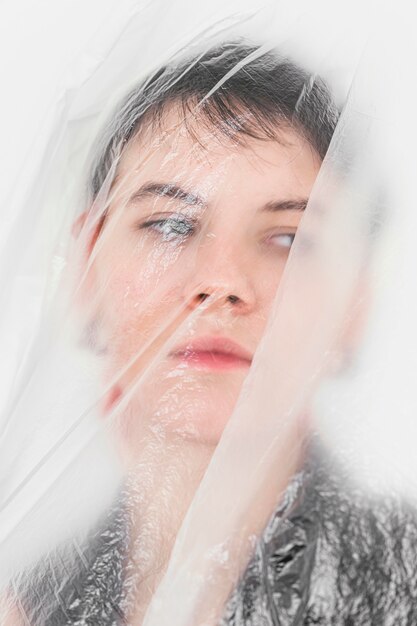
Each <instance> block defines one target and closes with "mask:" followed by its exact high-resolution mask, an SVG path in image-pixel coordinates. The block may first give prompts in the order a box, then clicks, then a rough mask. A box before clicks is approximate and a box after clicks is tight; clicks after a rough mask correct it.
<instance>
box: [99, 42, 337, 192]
mask: <svg viewBox="0 0 417 626" xmlns="http://www.w3.org/2000/svg"><path fill="white" fill-rule="evenodd" d="M208 94H210V95H209V97H207V95H208ZM174 103H175V104H177V105H178V106H180V107H181V109H182V111H183V113H184V121H185V123H187V117H188V118H189V117H190V115H189V114H190V113H194V112H195V111H196V109H195V107H197V109H198V111H199V113H200V115H199V121H202V122H203V123H206V124H207V125H209V127H211V128H212V130H213V131H216V132H220V133H223V134H226V135H227V136H229V137H230V138H232V139H233V140H235V141H238V142H242V141H244V139H245V137H246V138H247V137H252V138H257V139H279V130H280V129H282V128H287V127H291V128H293V129H294V130H296V131H297V132H298V133H300V134H301V135H302V136H304V137H305V138H306V139H307V141H308V142H309V143H310V144H311V145H312V146H313V148H314V149H315V150H316V152H317V154H318V155H319V156H320V157H321V158H323V157H324V155H325V153H326V151H327V149H328V146H329V143H330V140H331V138H332V135H333V132H334V130H335V127H336V123H337V120H338V117H339V111H338V109H337V106H336V104H335V103H334V101H333V98H332V96H331V92H330V90H329V88H328V87H327V85H326V84H325V82H324V81H323V80H322V79H321V78H320V77H318V76H316V75H313V74H310V73H308V72H307V71H306V70H304V69H302V68H301V67H299V66H298V65H296V64H295V63H293V62H292V61H290V60H289V59H288V58H284V57H282V56H280V55H279V54H277V53H276V52H274V51H268V52H261V51H260V49H259V46H256V45H254V44H250V43H247V42H244V41H243V40H239V41H233V42H228V43H224V44H222V45H219V46H216V47H213V48H211V49H210V50H208V51H207V52H205V53H204V54H201V55H200V56H197V57H194V58H193V59H186V60H184V59H183V60H182V61H180V62H178V61H177V62H175V61H174V62H172V63H170V64H168V65H166V66H164V67H163V68H161V69H159V70H158V71H157V72H155V73H154V74H153V75H151V76H149V77H148V78H147V79H146V80H145V81H143V82H142V83H140V84H139V85H137V86H136V87H135V88H134V89H133V90H131V92H130V93H129V94H128V96H127V97H126V98H125V99H124V100H123V102H122V103H121V104H120V105H119V106H118V107H117V109H116V111H115V112H114V113H113V115H112V116H111V119H110V121H109V123H108V124H107V126H106V127H105V129H104V133H103V135H102V136H101V138H100V141H99V143H98V148H97V152H96V158H95V161H94V164H93V168H92V171H91V175H90V179H89V187H90V189H89V192H90V195H91V196H92V197H93V198H95V197H96V195H97V194H98V192H99V190H100V189H101V187H102V185H103V183H104V181H105V180H106V177H107V176H108V174H109V171H110V168H111V167H112V165H113V163H114V161H115V159H117V158H118V156H119V155H120V154H121V151H122V150H123V148H124V147H125V145H126V144H127V142H128V141H129V140H130V139H132V137H134V136H135V135H136V134H137V132H138V131H139V129H140V128H141V126H142V124H143V122H144V121H145V120H146V121H151V122H153V123H155V122H158V121H159V122H160V121H161V118H162V114H163V112H164V111H165V109H166V107H167V105H169V104H174ZM187 114H188V115H187ZM189 130H190V132H192V129H191V126H190V128H189Z"/></svg>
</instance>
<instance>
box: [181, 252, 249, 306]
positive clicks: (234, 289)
mask: <svg viewBox="0 0 417 626" xmlns="http://www.w3.org/2000/svg"><path fill="white" fill-rule="evenodd" d="M229 243H230V242H229ZM203 248H204V249H203ZM249 266H250V263H249V260H248V259H247V258H245V254H244V253H243V251H242V250H241V249H240V250H238V249H232V248H231V247H229V248H228V249H225V248H223V249H221V250H220V251H219V246H216V245H212V244H211V245H209V246H203V247H202V248H201V249H200V250H199V252H198V255H197V257H196V258H195V262H194V263H193V264H192V267H191V268H190V273H189V275H188V279H187V281H186V285H185V289H184V298H185V302H186V305H187V306H188V307H189V308H191V309H195V308H196V307H198V306H200V305H201V304H202V303H203V302H204V301H206V300H207V299H208V298H211V299H212V303H211V305H209V306H216V307H218V306H220V307H228V308H230V309H231V310H232V311H233V313H235V314H240V315H245V314H248V313H250V312H251V311H253V310H254V308H255V306H256V291H255V286H254V283H253V280H252V273H251V272H250V269H249Z"/></svg>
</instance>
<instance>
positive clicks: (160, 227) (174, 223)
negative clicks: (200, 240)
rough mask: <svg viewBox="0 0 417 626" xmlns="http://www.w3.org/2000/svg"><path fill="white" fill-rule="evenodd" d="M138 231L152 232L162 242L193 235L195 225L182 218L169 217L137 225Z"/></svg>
mask: <svg viewBox="0 0 417 626" xmlns="http://www.w3.org/2000/svg"><path fill="white" fill-rule="evenodd" d="M139 228H140V229H148V230H152V231H154V232H155V233H157V234H159V235H161V237H162V240H163V241H172V240H174V239H185V238H186V237H189V236H190V235H193V234H194V232H195V230H196V225H195V223H194V222H193V221H192V220H190V219H188V218H186V217H184V216H172V215H171V216H170V217H164V218H158V219H152V220H147V221H146V222H142V223H141V224H140V225H139Z"/></svg>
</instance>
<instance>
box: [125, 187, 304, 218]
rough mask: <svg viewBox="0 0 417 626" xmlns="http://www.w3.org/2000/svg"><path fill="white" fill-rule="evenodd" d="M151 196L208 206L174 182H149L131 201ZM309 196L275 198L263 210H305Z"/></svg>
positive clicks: (190, 204) (191, 204) (192, 204)
mask: <svg viewBox="0 0 417 626" xmlns="http://www.w3.org/2000/svg"><path fill="white" fill-rule="evenodd" d="M149 196H158V197H166V198H172V199H174V200H178V201H179V202H182V203H184V204H187V205H188V206H200V207H205V206H207V202H206V200H204V199H203V198H201V197H200V196H199V195H197V194H195V193H193V192H190V191H185V190H184V189H182V188H181V187H179V186H178V185H175V184H174V183H158V182H148V183H145V184H144V185H142V186H141V187H140V189H138V190H137V191H136V192H135V193H134V194H133V195H132V196H131V197H130V202H137V201H140V200H143V199H144V198H147V197H149ZM307 202H308V198H295V199H291V200H273V201H271V202H267V203H266V204H264V205H263V206H262V207H261V211H265V212H268V213H269V212H271V213H274V212H278V211H304V210H305V208H306V206H307Z"/></svg>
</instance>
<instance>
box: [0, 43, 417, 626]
mask: <svg viewBox="0 0 417 626" xmlns="http://www.w3.org/2000/svg"><path fill="white" fill-rule="evenodd" d="M337 119H338V111H337V108H336V106H335V104H334V103H333V101H332V98H331V95H330V92H329V90H328V88H327V87H326V85H325V84H324V83H323V82H322V81H321V80H320V79H317V78H316V79H315V80H312V77H310V76H309V75H308V73H307V72H305V71H303V70H302V69H300V68H299V67H298V66H296V65H295V64H293V63H292V62H290V61H289V60H286V59H281V58H280V57H279V56H277V55H276V54H275V53H273V52H268V53H263V52H262V50H261V49H259V48H258V47H256V46H251V45H248V44H245V43H242V42H229V43H226V44H224V45H222V46H219V47H215V48H213V49H210V50H209V51H208V52H205V53H204V54H203V55H201V56H199V57H196V58H195V59H193V60H192V62H191V63H190V61H189V60H187V61H185V62H184V63H179V64H178V63H173V64H172V65H169V66H167V67H165V68H163V69H162V70H160V71H158V72H156V73H155V74H154V75H152V76H151V77H149V78H148V79H147V80H146V81H145V82H144V83H143V84H141V85H140V86H138V87H135V88H134V89H133V90H132V91H131V93H130V94H129V95H128V97H127V98H126V99H125V100H124V102H123V103H122V105H121V106H120V107H119V108H118V109H117V111H115V112H114V114H113V115H112V118H111V120H110V122H109V124H108V125H107V127H106V129H105V132H104V134H103V136H102V137H101V139H100V142H99V144H98V145H97V148H96V154H97V156H96V158H95V161H94V164H93V168H92V173H91V176H90V179H89V191H90V193H89V200H88V202H87V209H86V210H85V212H84V213H82V214H81V215H80V216H79V217H78V219H77V220H76V222H75V223H74V225H73V234H74V237H75V241H76V244H75V247H74V251H73V253H74V257H73V262H72V264H71V267H76V268H77V271H76V272H75V274H74V277H73V278H74V285H75V292H76V295H75V303H76V316H77V321H78V323H80V325H81V328H82V339H83V342H84V345H85V346H86V347H87V349H89V350H92V351H93V352H94V353H95V354H96V355H97V358H99V359H100V361H101V363H102V370H103V371H102V380H103V381H104V385H105V393H104V397H103V402H102V404H101V414H102V417H101V419H102V420H103V422H105V421H106V422H107V423H108V424H109V429H110V433H111V438H112V441H114V442H115V445H116V447H117V450H118V455H119V458H120V459H121V464H122V466H123V475H124V478H123V485H122V487H121V488H120V491H119V494H118V498H117V502H116V503H115V504H114V506H112V507H111V509H110V511H108V512H107V513H106V514H105V516H104V517H103V519H101V520H100V522H99V523H98V524H97V525H96V527H95V528H94V530H93V531H92V532H91V533H90V535H89V537H88V538H87V540H86V542H85V544H84V545H82V546H79V547H78V548H77V551H75V550H74V549H73V546H71V549H69V548H68V546H64V547H60V548H59V549H57V550H56V551H55V552H54V553H52V554H51V555H50V556H48V558H47V559H46V558H45V559H44V560H43V561H42V562H41V563H40V564H37V565H36V566H35V567H34V568H33V569H32V570H31V571H30V573H29V574H28V573H26V574H25V575H24V576H23V577H21V578H20V579H19V580H18V581H16V583H15V590H14V594H15V598H16V599H17V600H18V606H19V610H18V611H17V612H18V613H19V612H21V614H22V615H25V616H26V621H27V622H28V623H30V624H31V625H33V626H35V624H45V625H52V624H100V625H104V624H120V623H129V624H141V623H143V620H144V617H145V614H146V611H147V609H148V608H149V605H150V602H151V599H152V597H153V595H154V594H155V591H156V589H157V588H158V586H159V584H160V583H161V580H162V578H163V575H164V573H165V570H166V567H167V563H168V561H169V558H170V555H171V552H172V548H173V545H174V542H175V538H176V536H177V533H178V531H179V528H180V526H181V524H182V522H183V520H184V517H185V514H186V513H187V510H188V508H189V506H190V503H191V501H192V500H193V497H194V495H195V492H196V490H197V488H198V486H199V484H200V482H201V480H202V477H203V475H204V473H205V471H206V468H207V466H208V464H209V462H210V460H211V458H212V456H213V452H214V450H215V449H216V446H217V445H218V443H219V440H220V439H221V437H222V433H223V431H224V429H225V427H226V424H227V423H228V421H229V418H230V416H231V414H232V412H233V410H234V408H235V405H236V403H237V400H238V397H239V395H240V393H241V391H242V387H243V384H244V382H245V380H246V379H247V376H248V371H249V368H250V367H251V364H252V361H253V359H254V353H255V351H256V349H257V347H258V345H259V344H260V343H261V339H262V337H263V336H264V333H265V329H266V328H267V322H268V319H269V318H270V314H271V311H272V306H273V302H274V298H275V295H276V293H277V290H278V286H279V284H280V281H281V277H282V275H283V272H284V268H285V265H286V263H287V260H288V256H289V253H290V249H291V247H292V243H293V240H294V238H295V235H296V232H297V229H298V228H299V225H300V222H301V218H302V215H303V211H304V209H305V207H306V205H307V202H308V200H309V197H310V193H311V190H312V187H313V185H314V183H315V181H316V178H317V176H318V173H319V169H320V166H321V163H322V160H323V158H324V156H325V153H326V151H327V149H328V146H329V143H330V140H331V138H332V135H333V132H334V129H335V126H336V123H337ZM319 226H320V224H319ZM316 227H317V226H316ZM308 232H309V231H308V230H307V233H308ZM300 237H301V239H300V242H299V245H300V246H301V249H303V250H304V253H303V254H304V257H302V258H303V259H304V261H303V263H304V269H305V274H304V278H303V280H304V281H305V282H306V283H307V282H308V280H309V276H310V275H309V273H308V270H307V267H308V266H310V267H311V266H312V265H314V250H315V248H314V246H315V245H317V242H315V238H314V232H311V227H310V236H309V237H306V233H305V231H304V233H303V234H302V235H301V236H300ZM306 262H307V263H306ZM321 289H322V287H321V286H320V284H319V283H316V284H315V285H314V293H315V295H314V296H312V299H311V300H310V305H311V307H312V308H314V306H315V303H316V302H317V301H318V300H319V296H318V295H317V293H318V294H320V290H321ZM300 291H301V293H304V294H305V290H303V289H301V288H300ZM296 304H297V305H299V306H300V305H302V298H301V296H300V299H299V301H298V302H296ZM305 304H306V303H305ZM293 313H294V314H295V311H293ZM294 317H295V315H294ZM360 317H361V316H360V315H358V314H357V311H355V312H354V313H352V314H351V315H350V320H349V323H348V324H343V326H341V327H339V328H338V329H337V333H336V334H337V336H338V341H337V343H336V351H335V357H334V358H333V360H332V359H330V361H329V362H327V364H326V367H327V368H328V372H327V373H329V372H330V369H331V368H332V367H333V369H336V370H337V369H338V368H339V367H340V365H339V362H340V356H342V358H343V355H344V354H345V353H348V352H349V351H352V349H353V348H354V345H355V341H356V338H357V336H358V334H359V331H360V326H361V321H360ZM80 320H81V321H80ZM286 332H287V334H288V337H289V338H290V342H291V341H292V342H293V345H294V346H295V345H296V341H295V340H296V339H297V336H298V335H297V332H298V326H297V323H296V321H294V322H293V321H292V318H289V322H288V326H287V328H286ZM303 348H304V346H303V345H301V348H299V350H302V349H303ZM300 353H301V352H299V353H298V352H297V350H295V352H294V359H295V358H297V356H298V355H299V354H300ZM288 362H289V371H291V365H290V358H289V359H288ZM256 364H257V362H256V360H255V364H254V367H255V368H256ZM289 378H290V376H289ZM283 384H284V382H283ZM247 388H248V387H244V390H246V389H247ZM309 421H310V417H309V412H308V410H306V409H305V408H303V410H300V411H299V412H298V413H297V415H296V417H295V418H294V419H293V420H292V423H291V428H290V430H289V431H288V432H287V435H286V437H287V438H286V445H287V446H288V447H291V450H292V455H291V457H289V459H286V458H285V457H284V456H283V457H282V459H281V460H280V463H279V465H278V467H279V472H280V475H281V481H282V482H281V485H282V484H283V485H285V486H287V489H286V492H285V496H284V497H282V496H281V494H280V489H279V488H276V489H275V487H274V489H275V491H274V493H273V500H274V501H275V505H278V506H277V508H276V510H275V513H274V514H273V515H272V517H271V518H270V520H269V523H268V525H267V527H266V529H265V530H264V532H263V534H262V538H261V540H260V541H258V542H257V544H256V546H255V551H254V553H253V554H252V555H251V553H250V552H248V550H247V548H246V547H245V548H243V549H242V556H241V567H240V569H239V568H238V570H237V571H238V574H239V575H240V582H239V584H238V585H237V587H236V590H235V592H234V593H233V594H232V595H231V596H230V598H229V599H228V603H227V607H226V609H225V611H224V613H225V616H224V617H223V623H224V624H226V623H227V624H254V625H255V624H260V623H262V624H274V625H282V624H288V625H290V624H291V625H292V626H296V625H300V624H345V625H347V624H353V623H355V624H363V625H365V624H391V623H396V624H413V623H414V622H415V621H416V620H417V615H416V609H415V608H414V606H413V600H412V599H413V597H415V592H416V589H417V578H416V573H415V571H414V569H413V565H412V564H413V562H414V555H415V549H416V540H417V532H416V525H415V522H414V515H413V513H412V512H411V511H408V510H407V509H406V507H403V505H401V503H399V502H396V501H395V500H393V501H388V500H387V501H385V502H381V501H377V502H374V503H372V502H370V501H369V500H368V499H366V498H365V497H364V495H363V494H362V493H361V492H360V490H358V489H356V488H354V487H353V486H349V485H348V484H346V478H345V477H344V476H343V472H342V470H340V473H339V474H338V473H336V472H335V465H334V464H333V463H331V462H330V460H329V458H328V454H327V453H324V451H323V450H322V449H321V447H320V443H319V442H316V441H315V440H314V438H313V439H312V440H310V424H309ZM272 483H273V481H272ZM261 509H262V507H261V508H260V510H261ZM267 510H268V511H269V513H268V516H269V514H270V513H271V511H272V509H271V508H269V509H267ZM265 522H266V519H265V517H264V513H262V514H261V513H260V514H259V519H257V520H256V523H255V524H254V527H253V528H255V527H256V528H258V530H262V528H263V526H264V524H265ZM251 528H252V527H251ZM252 530H253V529H252ZM77 552H78V554H77ZM235 557H236V555H234V553H233V551H232V552H231V553H230V554H229V556H228V557H227V559H226V569H227V568H228V565H227V563H228V559H230V562H231V563H232V562H233V560H234V559H235ZM250 557H251V561H250V564H249V566H248V567H246V564H247V561H248V559H249V558H250ZM214 560H216V559H214ZM242 564H243V566H242ZM231 571H232V572H235V571H236V570H234V569H233V567H232V566H231ZM227 581H228V582H226V583H224V584H223V585H221V584H219V583H217V587H216V589H217V594H216V600H215V602H214V604H215V603H218V604H219V605H220V608H222V598H223V599H224V600H226V599H227V596H228V595H229V593H230V592H231V588H230V584H229V582H230V581H229V579H228V578H227ZM220 582H224V581H223V579H222V578H220ZM235 583H237V579H236V577H235ZM208 593H209V592H208ZM210 593H211V592H210ZM216 611H217V613H216V614H217V616H218V617H220V613H219V607H216ZM14 613H15V614H14V615H12V617H10V618H9V622H6V623H13V624H16V623H23V622H22V618H21V617H18V616H17V614H16V610H15V609H14ZM19 619H20V621H19ZM10 620H11V621H10ZM199 620H200V617H199ZM199 623H200V622H199ZM201 623H203V618H202V617H201ZM213 623H214V622H213Z"/></svg>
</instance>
